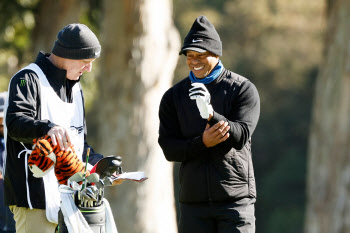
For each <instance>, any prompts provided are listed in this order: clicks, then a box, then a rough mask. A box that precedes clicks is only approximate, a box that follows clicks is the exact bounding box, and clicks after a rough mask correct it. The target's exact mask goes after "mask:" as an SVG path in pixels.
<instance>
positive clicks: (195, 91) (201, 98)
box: [189, 83, 213, 119]
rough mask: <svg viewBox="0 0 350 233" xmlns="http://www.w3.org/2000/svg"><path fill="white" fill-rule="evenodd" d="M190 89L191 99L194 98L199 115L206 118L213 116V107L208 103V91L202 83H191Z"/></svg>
mask: <svg viewBox="0 0 350 233" xmlns="http://www.w3.org/2000/svg"><path fill="white" fill-rule="evenodd" d="M191 85H192V86H193V87H192V88H191V89H190V94H189V96H190V98H191V100H196V104H197V108H198V110H199V113H200V114H201V117H202V118H204V119H208V118H209V117H210V116H213V107H212V106H211V104H210V93H209V91H208V90H207V88H206V87H205V85H204V84H203V83H192V84H191Z"/></svg>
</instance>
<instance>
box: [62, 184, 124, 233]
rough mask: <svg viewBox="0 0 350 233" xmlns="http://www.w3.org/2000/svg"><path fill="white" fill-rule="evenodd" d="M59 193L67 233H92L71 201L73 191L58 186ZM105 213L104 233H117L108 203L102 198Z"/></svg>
mask: <svg viewBox="0 0 350 233" xmlns="http://www.w3.org/2000/svg"><path fill="white" fill-rule="evenodd" d="M59 191H60V193H61V200H62V201H61V211H62V214H63V217H64V222H65V224H66V226H67V229H68V232H69V233H80V232H84V233H93V232H92V230H91V229H90V227H89V224H88V223H87V222H86V220H85V218H84V216H83V215H82V213H81V212H80V210H79V209H78V208H77V206H76V205H75V203H74V200H73V193H74V190H73V189H72V188H71V187H69V186H66V185H60V186H59ZM103 203H104V206H105V211H106V212H105V213H106V223H105V224H106V225H105V229H106V233H118V230H117V227H116V225H115V222H114V218H113V214H112V210H111V207H110V205H109V202H108V201H107V199H105V198H103Z"/></svg>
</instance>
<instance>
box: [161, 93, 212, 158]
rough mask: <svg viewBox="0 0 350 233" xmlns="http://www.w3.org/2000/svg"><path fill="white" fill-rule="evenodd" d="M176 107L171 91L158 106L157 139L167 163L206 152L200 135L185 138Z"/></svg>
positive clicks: (195, 156)
mask: <svg viewBox="0 0 350 233" xmlns="http://www.w3.org/2000/svg"><path fill="white" fill-rule="evenodd" d="M177 114H178V113H177V111H176V107H175V105H174V101H173V98H172V89H169V90H168V91H167V92H166V93H165V94H164V95H163V98H162V100H161V102H160V106H159V120H160V125H159V137H158V143H159V145H160V147H161V148H162V150H163V153H164V155H165V158H166V159H167V160H168V161H176V162H183V161H186V160H190V159H195V158H198V157H199V156H201V155H202V154H203V151H205V150H208V148H206V147H205V145H204V144H203V141H202V135H199V136H197V137H194V138H185V137H184V136H183V135H182V133H181V126H180V124H179V120H178V117H177Z"/></svg>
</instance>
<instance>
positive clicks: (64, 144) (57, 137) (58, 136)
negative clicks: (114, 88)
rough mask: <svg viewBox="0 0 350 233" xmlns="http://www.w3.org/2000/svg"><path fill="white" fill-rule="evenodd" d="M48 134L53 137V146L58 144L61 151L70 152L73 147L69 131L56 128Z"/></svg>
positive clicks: (59, 127)
mask: <svg viewBox="0 0 350 233" xmlns="http://www.w3.org/2000/svg"><path fill="white" fill-rule="evenodd" d="M47 134H48V135H49V136H50V137H51V140H52V143H53V145H55V146H56V145H57V144H58V145H59V146H60V148H61V150H68V148H69V147H70V146H71V145H72V142H71V140H70V137H69V134H68V132H67V130H66V129H65V128H63V127H61V126H54V127H53V128H51V129H50V130H49V132H48V133H47Z"/></svg>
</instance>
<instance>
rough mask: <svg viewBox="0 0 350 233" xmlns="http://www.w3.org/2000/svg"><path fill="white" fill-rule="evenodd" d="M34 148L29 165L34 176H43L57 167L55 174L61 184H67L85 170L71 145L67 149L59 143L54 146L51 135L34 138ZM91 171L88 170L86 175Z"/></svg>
mask: <svg viewBox="0 0 350 233" xmlns="http://www.w3.org/2000/svg"><path fill="white" fill-rule="evenodd" d="M33 144H34V149H33V151H32V153H31V154H30V156H29V159H28V166H29V169H30V170H31V171H32V172H33V175H34V177H43V176H44V175H46V174H47V173H49V172H50V171H51V170H52V169H53V168H55V175H56V178H57V180H58V182H59V183H60V184H67V180H68V179H69V178H70V177H71V176H72V175H74V174H75V173H77V172H84V170H85V165H84V163H83V162H82V161H81V160H80V159H79V158H78V156H77V154H76V153H75V150H74V148H73V147H72V146H71V147H69V149H68V150H67V151H65V150H61V148H60V146H59V145H56V146H54V145H53V143H52V141H51V137H50V136H48V135H45V136H44V137H41V138H38V139H34V140H33ZM89 175H90V173H89V172H88V171H87V174H86V176H89Z"/></svg>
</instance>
